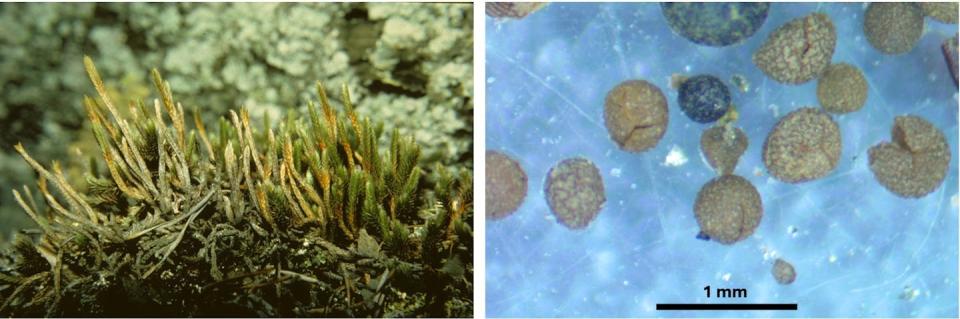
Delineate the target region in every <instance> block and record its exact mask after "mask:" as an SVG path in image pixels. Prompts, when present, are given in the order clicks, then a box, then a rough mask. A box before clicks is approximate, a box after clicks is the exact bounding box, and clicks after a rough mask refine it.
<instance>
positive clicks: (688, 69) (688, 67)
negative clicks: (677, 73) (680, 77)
mask: <svg viewBox="0 0 960 319" xmlns="http://www.w3.org/2000/svg"><path fill="white" fill-rule="evenodd" d="M691 69H692V68H691V67H690V65H689V64H687V65H686V66H684V67H683V70H684V71H686V72H690V70H691Z"/></svg>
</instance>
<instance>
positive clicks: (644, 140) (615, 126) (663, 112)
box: [603, 80, 669, 153]
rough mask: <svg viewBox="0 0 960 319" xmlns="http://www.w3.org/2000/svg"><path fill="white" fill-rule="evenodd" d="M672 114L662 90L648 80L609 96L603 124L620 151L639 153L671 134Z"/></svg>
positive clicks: (619, 88) (616, 89)
mask: <svg viewBox="0 0 960 319" xmlns="http://www.w3.org/2000/svg"><path fill="white" fill-rule="evenodd" d="M668 112H669V111H668V109H667V99H666V98H665V97H664V96H663V92H661V91H660V89H659V88H657V87H656V86H655V85H653V84H651V83H650V82H647V81H644V80H629V81H624V82H623V83H620V84H619V85H617V86H616V87H614V88H613V89H612V90H610V92H608V93H607V98H606V100H605V102H604V104H603V121H604V125H605V126H606V127H607V132H608V133H609V134H610V138H611V139H612V140H613V141H614V142H615V143H617V146H619V147H620V149H622V150H624V151H628V152H635V153H636V152H643V151H646V150H648V149H650V148H652V147H654V146H656V145H657V143H658V142H660V139H661V138H663V134H664V133H666V132H667V120H668V119H669V116H668Z"/></svg>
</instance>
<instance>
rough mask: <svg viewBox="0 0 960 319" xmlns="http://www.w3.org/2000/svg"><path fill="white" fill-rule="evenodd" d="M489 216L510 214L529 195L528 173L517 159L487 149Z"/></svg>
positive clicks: (487, 201)
mask: <svg viewBox="0 0 960 319" xmlns="http://www.w3.org/2000/svg"><path fill="white" fill-rule="evenodd" d="M486 160H487V171H486V175H487V182H486V186H487V187H486V192H487V198H486V203H487V207H486V210H487V218H489V219H502V218H505V217H507V216H510V214H512V213H513V212H514V211H516V210H517V208H518V207H520V204H522V203H523V199H524V198H526V196H527V173H526V172H524V171H523V167H521V166H520V163H517V160H515V159H513V158H511V157H510V156H508V155H507V154H504V153H502V152H498V151H487V156H486Z"/></svg>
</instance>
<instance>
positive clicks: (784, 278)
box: [771, 258, 797, 285]
mask: <svg viewBox="0 0 960 319" xmlns="http://www.w3.org/2000/svg"><path fill="white" fill-rule="evenodd" d="M771 272H772V273H773V278H774V279H776V280H777V283H779V284H781V285H789V284H792V283H793V281H794V280H797V270H796V269H794V268H793V265H792V264H790V263H789V262H787V261H786V260H783V259H781V258H777V260H776V261H774V262H773V269H772V270H771Z"/></svg>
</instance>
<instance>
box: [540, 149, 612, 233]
mask: <svg viewBox="0 0 960 319" xmlns="http://www.w3.org/2000/svg"><path fill="white" fill-rule="evenodd" d="M544 193H546V195H547V204H549V206H550V210H551V211H552V212H553V214H554V215H555V216H556V217H557V221H558V222H560V223H561V224H563V225H564V226H567V228H570V229H583V228H586V227H587V226H588V225H590V222H591V221H593V219H594V218H596V217H597V214H598V213H599V212H600V209H601V208H603V204H604V202H606V200H607V198H606V194H605V193H604V189H603V179H602V178H601V176H600V170H599V169H597V166H596V165H594V164H593V163H592V162H590V161H589V160H587V159H585V158H571V159H566V160H563V161H561V162H560V163H558V164H557V165H556V166H554V167H553V168H551V169H550V171H549V172H548V173H547V181H546V186H545V189H544Z"/></svg>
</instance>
